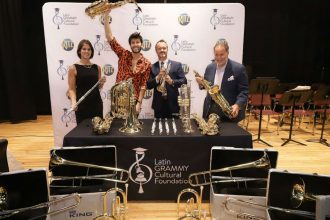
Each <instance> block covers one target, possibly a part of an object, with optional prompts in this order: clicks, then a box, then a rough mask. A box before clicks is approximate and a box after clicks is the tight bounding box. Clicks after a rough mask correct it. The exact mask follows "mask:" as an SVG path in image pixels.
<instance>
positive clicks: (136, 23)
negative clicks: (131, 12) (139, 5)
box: [132, 9, 142, 30]
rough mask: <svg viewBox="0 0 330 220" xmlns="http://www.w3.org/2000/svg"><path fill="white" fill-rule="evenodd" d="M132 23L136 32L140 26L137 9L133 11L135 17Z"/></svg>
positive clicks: (140, 21)
mask: <svg viewBox="0 0 330 220" xmlns="http://www.w3.org/2000/svg"><path fill="white" fill-rule="evenodd" d="M132 22H133V24H134V25H135V26H136V30H139V26H140V25H141V24H142V18H141V16H140V11H139V9H135V16H134V17H133V20H132Z"/></svg>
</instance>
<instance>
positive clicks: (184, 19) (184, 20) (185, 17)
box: [178, 13, 190, 26]
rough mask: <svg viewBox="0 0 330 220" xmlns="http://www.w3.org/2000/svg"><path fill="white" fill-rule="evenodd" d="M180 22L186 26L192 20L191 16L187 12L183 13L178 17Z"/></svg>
mask: <svg viewBox="0 0 330 220" xmlns="http://www.w3.org/2000/svg"><path fill="white" fill-rule="evenodd" d="M178 21H179V24H181V25H182V26H186V25H188V24H189V22H190V16H189V15H188V14H187V13H183V14H181V15H180V16H179V18H178Z"/></svg>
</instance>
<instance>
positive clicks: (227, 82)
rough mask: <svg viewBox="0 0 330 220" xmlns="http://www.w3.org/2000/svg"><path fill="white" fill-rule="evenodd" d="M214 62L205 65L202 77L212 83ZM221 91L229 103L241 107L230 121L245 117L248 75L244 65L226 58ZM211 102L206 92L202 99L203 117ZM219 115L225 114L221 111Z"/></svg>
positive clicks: (206, 114)
mask: <svg viewBox="0 0 330 220" xmlns="http://www.w3.org/2000/svg"><path fill="white" fill-rule="evenodd" d="M216 68H217V66H216V63H215V62H213V63H211V64H209V65H208V66H207V67H206V70H205V74H204V78H205V79H206V80H207V81H209V82H211V84H212V85H213V84H214V77H215V73H216ZM221 93H222V95H223V96H224V97H225V99H226V100H227V101H228V102H229V104H230V105H234V104H238V105H239V106H240V107H241V110H240V111H239V114H238V116H237V118H234V119H232V121H235V122H238V121H241V120H242V119H244V117H245V105H246V103H247V100H248V93H249V87H248V77H247V74H246V70H245V67H244V66H243V65H242V64H240V63H237V62H235V61H233V60H230V59H228V62H227V66H226V69H225V72H224V74H223V78H222V83H221ZM212 102H213V100H212V98H211V96H210V95H209V94H207V96H206V98H205V101H204V108H203V117H204V118H206V117H208V115H209V110H210V107H211V103H212ZM220 117H221V118H223V117H225V115H224V114H223V113H222V112H221V113H220Z"/></svg>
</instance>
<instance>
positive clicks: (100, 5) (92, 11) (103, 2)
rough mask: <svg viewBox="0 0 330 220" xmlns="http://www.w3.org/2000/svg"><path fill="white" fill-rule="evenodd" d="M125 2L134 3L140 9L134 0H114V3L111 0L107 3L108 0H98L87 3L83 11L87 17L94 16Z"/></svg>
mask: <svg viewBox="0 0 330 220" xmlns="http://www.w3.org/2000/svg"><path fill="white" fill-rule="evenodd" d="M127 3H135V5H136V6H137V8H138V9H139V10H140V11H141V8H140V7H139V6H138V5H137V3H136V1H134V0H124V1H118V2H114V3H112V2H111V3H109V2H108V0H99V1H95V2H93V3H92V4H91V5H89V6H88V7H87V8H86V9H85V13H86V14H87V15H88V16H89V17H91V18H94V17H95V16H96V15H101V14H103V13H104V12H105V11H107V10H109V9H113V8H119V7H121V6H123V5H125V4H127Z"/></svg>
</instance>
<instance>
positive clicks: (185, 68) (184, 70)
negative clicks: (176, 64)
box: [181, 64, 189, 74]
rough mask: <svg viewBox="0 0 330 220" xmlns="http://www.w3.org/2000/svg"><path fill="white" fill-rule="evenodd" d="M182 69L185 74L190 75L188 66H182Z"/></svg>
mask: <svg viewBox="0 0 330 220" xmlns="http://www.w3.org/2000/svg"><path fill="white" fill-rule="evenodd" d="M181 66H182V69H183V72H184V74H188V73H189V66H188V65H187V64H182V65H181Z"/></svg>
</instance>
